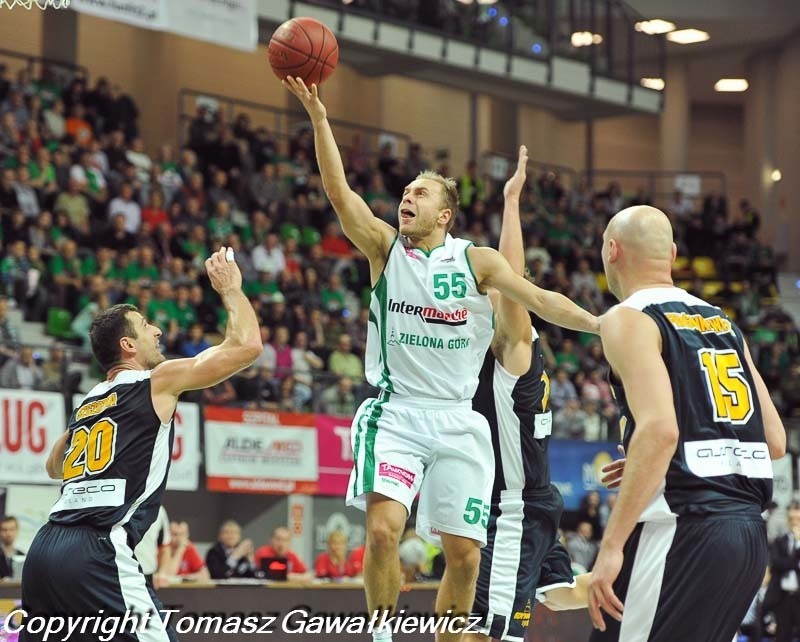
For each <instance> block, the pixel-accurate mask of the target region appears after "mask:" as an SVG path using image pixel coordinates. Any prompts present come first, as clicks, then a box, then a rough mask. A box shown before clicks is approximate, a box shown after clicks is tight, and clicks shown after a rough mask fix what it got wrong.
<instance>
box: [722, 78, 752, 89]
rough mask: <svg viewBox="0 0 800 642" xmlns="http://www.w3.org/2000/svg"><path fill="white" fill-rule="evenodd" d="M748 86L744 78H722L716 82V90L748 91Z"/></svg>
mask: <svg viewBox="0 0 800 642" xmlns="http://www.w3.org/2000/svg"><path fill="white" fill-rule="evenodd" d="M748 87H749V85H748V84H747V80H745V79H744V78H720V79H719V80H718V81H717V82H716V83H714V91H747V88H748Z"/></svg>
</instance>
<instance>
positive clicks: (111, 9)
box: [69, 0, 167, 30]
mask: <svg viewBox="0 0 800 642" xmlns="http://www.w3.org/2000/svg"><path fill="white" fill-rule="evenodd" d="M69 8H70V9H75V11H80V12H81V13H88V14H91V15H93V16H97V17H98V18H105V19H106V20H116V21H117V22H125V23H127V24H130V25H134V26H136V27H144V28H145V29H158V30H162V29H166V26H167V13H166V1H165V0H71V2H70V3H69Z"/></svg>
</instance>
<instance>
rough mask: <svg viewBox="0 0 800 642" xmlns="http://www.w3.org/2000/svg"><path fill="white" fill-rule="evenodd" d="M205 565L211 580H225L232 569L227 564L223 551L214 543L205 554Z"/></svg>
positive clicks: (231, 572) (229, 575)
mask: <svg viewBox="0 0 800 642" xmlns="http://www.w3.org/2000/svg"><path fill="white" fill-rule="evenodd" d="M206 566H207V567H208V573H209V575H211V579H212V580H226V579H228V578H229V577H231V575H232V574H233V569H232V568H231V567H230V566H228V563H227V561H226V559H225V551H224V550H223V549H222V546H220V545H219V544H216V545H215V546H213V547H212V548H211V549H209V551H208V553H207V554H206Z"/></svg>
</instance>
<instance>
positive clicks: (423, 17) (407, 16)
mask: <svg viewBox="0 0 800 642" xmlns="http://www.w3.org/2000/svg"><path fill="white" fill-rule="evenodd" d="M302 2H303V3H304V4H312V5H318V6H323V7H326V8H328V9H336V10H337V11H338V12H339V20H340V26H341V21H342V20H343V19H344V16H345V14H355V15H360V16H363V17H367V18H374V19H375V20H376V30H375V33H376V38H377V33H378V23H379V22H387V23H394V24H397V25H400V26H403V27H408V28H410V29H411V30H412V38H413V33H414V32H415V31H421V32H429V33H434V34H436V35H440V36H444V37H445V38H446V39H447V40H460V41H464V42H469V43H471V44H478V45H480V46H481V47H485V48H488V49H493V50H496V51H501V52H504V53H506V54H508V55H511V54H515V55H520V56H526V57H530V58H533V59H537V60H543V61H547V60H551V59H552V57H553V56H554V55H558V56H563V57H567V58H572V59H577V60H582V61H584V62H587V63H588V64H589V65H590V67H591V70H592V76H593V77H595V76H605V77H610V78H615V79H618V80H623V81H626V82H628V83H629V84H630V85H637V84H639V81H640V79H641V78H645V77H659V78H663V77H664V69H665V59H666V41H665V39H664V37H663V36H660V35H647V34H645V33H643V32H641V31H637V30H636V26H635V25H636V23H637V22H638V21H640V20H643V19H644V18H643V17H642V16H641V15H639V14H638V13H636V12H635V11H634V10H633V9H631V8H630V7H629V6H627V5H626V4H625V3H624V2H622V0H500V2H497V3H495V4H491V5H484V4H480V3H471V4H463V3H460V2H456V1H455V0H453V1H452V2H450V3H437V2H431V1H430V0H353V2H351V3H348V4H344V3H343V2H342V1H341V0H302ZM297 4H298V0H290V10H291V12H292V15H296V13H295V9H296V5H297ZM587 33H588V34H589V36H588V38H589V43H587V44H581V43H580V42H579V38H580V36H575V34H587ZM262 35H263V36H266V39H267V40H268V39H269V36H268V34H266V33H264V34H262ZM583 37H584V38H585V37H586V36H585V35H584V36H583Z"/></svg>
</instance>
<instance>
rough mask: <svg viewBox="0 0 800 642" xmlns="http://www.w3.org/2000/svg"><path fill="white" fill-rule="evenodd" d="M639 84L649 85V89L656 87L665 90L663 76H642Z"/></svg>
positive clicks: (658, 89) (657, 89)
mask: <svg viewBox="0 0 800 642" xmlns="http://www.w3.org/2000/svg"><path fill="white" fill-rule="evenodd" d="M639 84H641V85H642V87H647V88H648V89H655V90H656V91H663V90H664V79H663V78H642V79H641V80H640V81H639Z"/></svg>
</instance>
